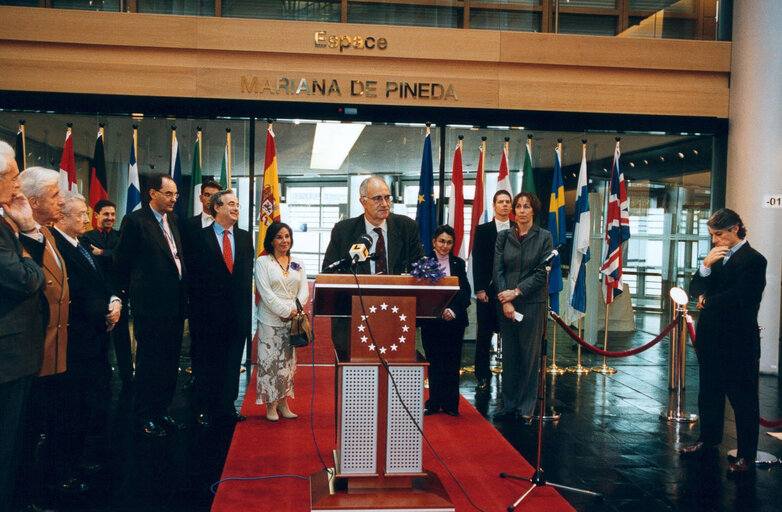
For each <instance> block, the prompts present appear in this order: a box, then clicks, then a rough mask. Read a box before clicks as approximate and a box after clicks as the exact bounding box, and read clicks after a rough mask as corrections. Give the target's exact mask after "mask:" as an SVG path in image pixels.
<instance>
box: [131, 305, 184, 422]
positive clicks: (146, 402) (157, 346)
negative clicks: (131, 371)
mask: <svg viewBox="0 0 782 512" xmlns="http://www.w3.org/2000/svg"><path fill="white" fill-rule="evenodd" d="M133 329H134V333H135V335H136V402H135V407H134V408H135V412H136V420H138V421H140V422H145V421H149V420H153V419H156V418H159V417H160V416H164V415H166V414H167V409H168V406H169V405H170V404H171V399H172V398H173V397H174V391H176V381H177V376H178V374H179V352H180V350H181V349H182V331H183V330H184V319H183V318H182V317H181V316H171V317H136V318H134V319H133Z"/></svg>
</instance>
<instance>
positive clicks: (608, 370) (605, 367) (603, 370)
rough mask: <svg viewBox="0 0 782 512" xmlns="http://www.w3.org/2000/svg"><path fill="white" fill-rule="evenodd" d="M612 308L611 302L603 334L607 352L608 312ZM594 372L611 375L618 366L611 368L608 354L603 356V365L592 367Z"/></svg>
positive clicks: (607, 308) (607, 307)
mask: <svg viewBox="0 0 782 512" xmlns="http://www.w3.org/2000/svg"><path fill="white" fill-rule="evenodd" d="M610 308H611V304H606V328H605V336H603V350H605V351H606V352H607V351H608V312H609V310H610ZM592 371H593V372H597V373H602V374H603V375H611V374H614V373H616V368H611V367H610V366H608V365H606V356H603V365H602V366H595V367H594V368H592Z"/></svg>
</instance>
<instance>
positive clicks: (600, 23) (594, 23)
mask: <svg viewBox="0 0 782 512" xmlns="http://www.w3.org/2000/svg"><path fill="white" fill-rule="evenodd" d="M559 33H560V34H581V35H591V36H613V35H615V34H616V17H614V16H592V15H588V14H563V13H560V15H559Z"/></svg>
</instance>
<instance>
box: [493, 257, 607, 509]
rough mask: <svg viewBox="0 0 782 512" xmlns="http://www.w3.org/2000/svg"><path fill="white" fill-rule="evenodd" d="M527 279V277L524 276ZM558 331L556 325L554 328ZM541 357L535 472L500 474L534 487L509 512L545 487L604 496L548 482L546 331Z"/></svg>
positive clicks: (542, 340)
mask: <svg viewBox="0 0 782 512" xmlns="http://www.w3.org/2000/svg"><path fill="white" fill-rule="evenodd" d="M546 263H547V262H545V261H544V262H542V263H541V264H540V265H538V266H537V267H535V268H533V269H532V270H530V271H529V272H528V273H527V275H530V274H532V273H533V272H535V271H536V270H537V269H538V268H539V267H540V266H541V265H545V264H546ZM550 271H551V267H550V266H548V265H547V266H546V283H548V278H549V272H550ZM524 277H526V275H525V276H524ZM549 310H550V308H548V307H547V308H546V313H547V318H548V311H549ZM554 328H555V329H556V325H555V326H554ZM540 345H541V346H540V357H539V358H538V445H537V455H536V457H535V472H534V473H533V474H532V477H531V478H525V477H523V476H518V475H511V474H508V473H500V478H512V479H515V480H524V481H525V482H530V483H531V484H532V486H531V487H530V488H529V489H527V490H526V491H525V492H524V494H522V495H521V496H519V499H517V500H516V501H514V502H513V504H512V505H508V512H513V510H514V509H515V508H516V507H517V506H519V504H520V503H521V502H522V501H524V499H525V498H526V497H527V496H529V495H530V494H532V491H534V490H535V489H536V488H538V487H545V486H547V485H548V486H551V487H554V488H555V489H562V490H564V491H570V492H575V493H578V494H584V495H586V496H592V497H594V498H598V499H602V498H603V495H602V494H600V493H598V492H594V491H588V490H586V489H579V488H576V487H570V486H568V485H562V484H556V483H554V482H549V481H547V480H546V476H545V474H544V473H543V468H542V467H541V462H540V461H541V456H542V455H543V419H544V416H543V411H544V410H545V406H546V351H547V349H548V339H547V338H546V331H545V330H544V331H543V336H541V339H540Z"/></svg>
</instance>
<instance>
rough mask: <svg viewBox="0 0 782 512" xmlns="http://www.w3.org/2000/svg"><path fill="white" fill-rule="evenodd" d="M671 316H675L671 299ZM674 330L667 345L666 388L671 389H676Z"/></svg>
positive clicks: (674, 304)
mask: <svg viewBox="0 0 782 512" xmlns="http://www.w3.org/2000/svg"><path fill="white" fill-rule="evenodd" d="M671 317H672V318H676V302H675V301H674V300H673V299H671ZM677 345H678V342H677V341H676V331H675V330H674V331H673V332H671V342H670V344H669V345H668V390H669V391H673V390H674V389H676V367H675V361H676V352H675V350H676V346H677Z"/></svg>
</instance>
